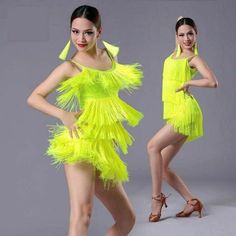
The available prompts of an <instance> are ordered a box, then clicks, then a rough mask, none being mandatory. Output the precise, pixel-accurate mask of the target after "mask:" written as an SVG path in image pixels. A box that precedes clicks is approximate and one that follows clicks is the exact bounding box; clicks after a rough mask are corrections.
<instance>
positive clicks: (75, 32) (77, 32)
mask: <svg viewBox="0 0 236 236" xmlns="http://www.w3.org/2000/svg"><path fill="white" fill-rule="evenodd" d="M71 31H72V33H73V34H79V30H75V29H73V30H71Z"/></svg>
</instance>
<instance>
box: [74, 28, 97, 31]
mask: <svg viewBox="0 0 236 236" xmlns="http://www.w3.org/2000/svg"><path fill="white" fill-rule="evenodd" d="M72 30H78V31H80V30H79V29H77V28H74V27H73V28H72ZM84 31H93V29H86V30H84Z"/></svg>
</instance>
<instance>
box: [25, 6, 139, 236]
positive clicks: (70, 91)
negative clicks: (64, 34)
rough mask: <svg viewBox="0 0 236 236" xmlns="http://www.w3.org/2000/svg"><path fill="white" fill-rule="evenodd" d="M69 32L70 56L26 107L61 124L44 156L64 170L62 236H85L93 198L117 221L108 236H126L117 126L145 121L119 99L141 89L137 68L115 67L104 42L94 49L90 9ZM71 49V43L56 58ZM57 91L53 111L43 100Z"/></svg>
mask: <svg viewBox="0 0 236 236" xmlns="http://www.w3.org/2000/svg"><path fill="white" fill-rule="evenodd" d="M70 31H71V41H72V42H73V44H74V46H75V48H76V49H77V51H76V53H75V54H74V56H73V57H72V58H71V59H70V60H65V61H64V62H63V63H62V64H60V65H59V66H57V67H56V68H55V69H54V70H53V71H52V72H51V74H50V75H49V76H48V77H47V78H46V80H45V81H43V82H42V83H41V84H40V85H39V86H38V87H36V88H35V90H34V91H33V92H32V94H31V95H30V96H29V98H28V100H27V102H28V104H29V105H30V106H32V107H34V108H36V109H38V110H40V111H42V112H44V113H46V114H48V115H51V116H53V117H56V118H58V119H59V120H61V122H62V123H63V125H55V127H54V128H53V129H52V130H51V138H50V139H49V147H48V150H47V154H48V155H50V156H52V157H53V163H55V164H63V165H64V170H65V175H66V179H67V184H68V191H69V199H70V220H69V232H68V235H69V236H85V235H87V232H88V227H89V222H90V218H91V213H92V206H93V196H94V194H95V195H96V196H97V197H98V198H99V199H100V200H101V202H102V203H103V204H104V206H105V207H106V208H107V209H108V210H109V211H110V213H111V215H112V216H113V218H114V221H115V223H114V225H113V226H112V227H111V228H110V229H109V230H108V231H107V233H106V236H125V235H128V233H129V232H130V230H131V229H132V227H133V225H134V222H135V215H134V211H133V208H132V206H131V203H130V201H129V199H128V197H127V194H126V192H125V191H124V188H123V186H122V182H124V181H127V180H128V172H127V169H126V165H125V164H124V162H123V161H122V160H121V159H120V158H119V156H118V154H117V153H116V151H115V150H116V149H117V148H118V147H120V149H121V150H122V151H123V153H127V148H128V145H131V144H132V141H133V138H132V136H131V135H130V134H129V133H128V131H127V130H126V129H125V128H124V127H123V125H122V122H123V121H127V122H128V124H129V125H131V126H135V125H137V124H138V123H139V121H140V120H141V119H142V117H143V115H142V113H140V112H139V111H137V110H135V109H134V108H132V107H131V106H130V105H128V104H127V103H125V102H124V101H123V100H121V99H120V98H119V96H118V92H119V90H122V89H127V90H132V89H136V88H137V87H138V86H140V85H141V78H142V72H141V71H140V69H139V65H138V64H132V65H123V64H120V63H118V62H117V61H116V60H115V58H116V56H117V54H118V51H119V48H118V47H115V46H113V45H111V44H109V43H106V42H103V43H104V46H105V48H104V49H100V48H98V47H97V42H98V39H99V37H100V35H101V17H100V14H99V12H98V10H97V9H96V8H94V7H91V6H87V5H83V6H80V7H78V8H76V9H75V10H74V12H73V13H72V16H71V21H70ZM69 46H70V41H69V42H68V44H67V45H66V47H65V48H64V50H63V51H62V53H61V55H60V58H61V59H65V58H66V55H67V52H68V50H69ZM55 89H57V91H58V92H59V95H58V96H57V103H56V105H53V104H50V103H49V102H47V100H46V97H47V95H48V94H50V93H51V92H53V91H54V90H55ZM78 106H79V107H78Z"/></svg>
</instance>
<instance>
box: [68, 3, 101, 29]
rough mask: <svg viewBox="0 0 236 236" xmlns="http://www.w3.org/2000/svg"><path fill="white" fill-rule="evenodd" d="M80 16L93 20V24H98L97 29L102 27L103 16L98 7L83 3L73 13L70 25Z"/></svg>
mask: <svg viewBox="0 0 236 236" xmlns="http://www.w3.org/2000/svg"><path fill="white" fill-rule="evenodd" d="M80 17H82V18H85V19H87V20H89V21H91V22H93V24H94V25H95V26H96V28H97V29H100V28H101V16H100V14H99V11H98V10H97V8H95V7H92V6H88V5H82V6H79V7H77V8H76V9H75V10H74V11H73V13H72V15H71V18H70V27H71V24H72V21H73V20H74V19H76V18H80Z"/></svg>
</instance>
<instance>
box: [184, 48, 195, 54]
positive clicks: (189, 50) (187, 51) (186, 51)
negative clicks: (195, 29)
mask: <svg viewBox="0 0 236 236" xmlns="http://www.w3.org/2000/svg"><path fill="white" fill-rule="evenodd" d="M190 52H193V49H192V48H190V49H186V48H185V49H182V53H190Z"/></svg>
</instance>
